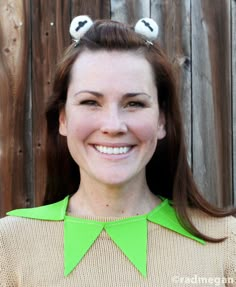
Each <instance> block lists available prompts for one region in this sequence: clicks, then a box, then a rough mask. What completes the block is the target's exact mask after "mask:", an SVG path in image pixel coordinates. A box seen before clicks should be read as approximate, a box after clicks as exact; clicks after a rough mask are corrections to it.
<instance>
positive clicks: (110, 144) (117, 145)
mask: <svg viewBox="0 0 236 287" xmlns="http://www.w3.org/2000/svg"><path fill="white" fill-rule="evenodd" d="M91 145H92V146H104V147H112V148H115V147H134V146H136V144H130V143H93V144H91Z"/></svg>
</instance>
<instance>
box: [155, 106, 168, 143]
mask: <svg viewBox="0 0 236 287" xmlns="http://www.w3.org/2000/svg"><path fill="white" fill-rule="evenodd" d="M157 136H158V139H159V140H161V139H163V138H164V137H165V136H166V117H165V114H164V112H162V111H160V114H159V118H158V131H157Z"/></svg>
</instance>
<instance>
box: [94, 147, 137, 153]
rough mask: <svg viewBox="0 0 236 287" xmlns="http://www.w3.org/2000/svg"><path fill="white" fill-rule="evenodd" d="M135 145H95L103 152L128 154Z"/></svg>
mask: <svg viewBox="0 0 236 287" xmlns="http://www.w3.org/2000/svg"><path fill="white" fill-rule="evenodd" d="M133 147H134V146H119V147H110V146H101V145H94V148H95V149H96V150H97V151H98V152H100V153H103V154H114V155H120V154H126V153H128V152H129V151H130V150H131V149H132V148H133Z"/></svg>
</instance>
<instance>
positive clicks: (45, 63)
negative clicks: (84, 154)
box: [32, 0, 71, 205]
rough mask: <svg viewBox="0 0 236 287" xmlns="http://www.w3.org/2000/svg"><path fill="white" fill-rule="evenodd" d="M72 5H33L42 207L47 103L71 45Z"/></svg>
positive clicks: (37, 189) (36, 154)
mask: <svg viewBox="0 0 236 287" xmlns="http://www.w3.org/2000/svg"><path fill="white" fill-rule="evenodd" d="M69 23H70V5H68V3H67V2H66V1H63V0H57V1H44V0H40V1H39V0H37V1H32V55H33V56H32V117H33V136H32V141H33V170H34V174H33V178H34V191H33V192H34V194H35V204H36V205H38V204H41V202H42V199H43V196H44V191H45V184H46V168H45V140H46V122H45V118H44V111H45V101H46V99H47V97H48V96H49V95H50V94H51V91H52V80H53V75H54V70H55V66H56V63H57V60H58V58H59V56H60V55H61V54H62V51H63V50H64V49H65V47H66V46H67V45H69V43H70V41H71V40H70V36H69V32H68V29H69Z"/></svg>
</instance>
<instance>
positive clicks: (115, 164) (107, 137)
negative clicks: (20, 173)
mask: <svg viewBox="0 0 236 287" xmlns="http://www.w3.org/2000/svg"><path fill="white" fill-rule="evenodd" d="M59 120H60V129H59V131H60V134H61V135H64V136H66V137H67V143H68V148H69V151H70V153H71V155H72V157H73V159H74V160H75V161H76V163H77V164H78V165H79V167H80V174H81V181H83V180H84V181H85V179H86V180H89V179H93V180H96V181H99V182H101V183H104V184H107V185H122V184H125V183H128V182H130V181H132V180H135V181H136V180H137V179H138V178H139V177H143V178H144V177H145V167H146V165H147V163H148V162H149V160H150V159H151V157H152V155H153V153H154V151H155V149H156V145H157V141H158V139H162V138H163V137H164V136H165V127H164V125H165V118H164V115H163V114H162V113H160V111H159V107H158V100H157V88H156V86H155V83H154V77H153V74H152V68H151V66H150V64H149V63H148V61H147V60H146V59H145V58H144V57H142V56H141V55H138V54H136V53H134V52H119V51H112V52H110V51H96V52H94V51H93V52H91V51H84V52H82V53H81V54H80V55H79V57H78V58H77V60H76V61H75V63H74V65H73V68H72V73H71V81H70V84H69V87H68V93H67V101H66V105H65V108H64V110H62V111H61V113H60V119H59Z"/></svg>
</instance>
